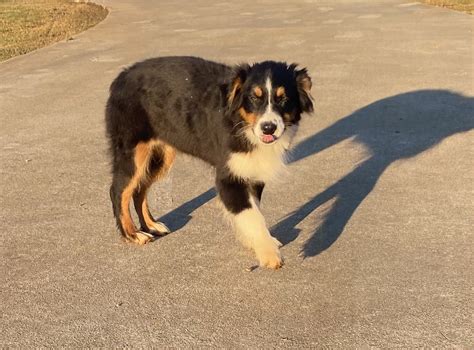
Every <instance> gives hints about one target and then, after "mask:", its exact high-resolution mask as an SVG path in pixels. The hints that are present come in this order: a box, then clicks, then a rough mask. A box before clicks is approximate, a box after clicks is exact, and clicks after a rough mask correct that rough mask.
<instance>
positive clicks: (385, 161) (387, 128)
mask: <svg viewBox="0 0 474 350" xmlns="http://www.w3.org/2000/svg"><path fill="white" fill-rule="evenodd" d="M473 128H474V98H472V97H467V96H463V95H460V94H457V93H454V92H450V91H447V90H419V91H414V92H408V93H404V94H399V95H395V96H392V97H388V98H385V99H382V100H379V101H377V102H374V103H372V104H370V105H368V106H365V107H363V108H361V109H359V110H357V111H355V112H354V113H352V114H350V115H349V116H347V117H344V118H342V119H340V120H338V121H337V122H336V123H334V124H333V125H331V126H329V127H328V128H326V129H324V130H322V131H320V132H318V133H317V134H315V135H313V136H311V137H309V138H307V139H305V140H303V141H302V142H300V143H299V144H298V145H296V147H294V148H293V152H292V155H291V159H290V163H293V162H297V161H302V160H304V159H305V158H307V157H309V156H312V155H314V154H316V153H318V152H320V151H323V150H324V149H326V148H328V147H331V146H333V145H335V144H337V143H339V142H341V141H343V140H345V139H348V138H353V141H355V142H358V143H361V144H363V146H364V147H365V148H366V149H367V151H368V158H367V159H366V160H365V161H364V162H363V163H362V164H360V165H358V166H357V167H356V168H355V169H354V170H353V171H352V172H351V173H349V174H348V175H346V176H345V177H344V178H342V179H340V180H339V181H337V182H336V183H334V184H333V185H332V186H330V187H329V188H327V189H326V190H324V191H323V192H322V193H319V194H318V195H316V196H315V197H314V198H312V199H311V200H309V201H308V202H306V203H304V204H303V205H301V206H300V207H299V208H297V209H296V210H294V211H293V212H291V213H290V214H288V215H287V216H286V217H285V218H283V219H282V220H281V221H280V222H279V223H278V224H276V225H275V226H273V227H272V229H271V232H272V234H273V235H274V236H275V237H276V238H278V239H279V240H280V241H281V242H282V243H283V244H288V243H289V242H291V241H293V240H294V239H295V238H296V237H298V235H299V233H300V230H299V229H297V228H296V226H297V225H298V224H299V223H300V222H301V221H303V220H304V219H305V218H306V217H307V216H308V215H310V214H311V213H312V212H313V211H314V210H316V209H317V208H318V207H319V206H320V205H322V204H324V203H326V202H328V201H330V200H332V201H334V202H333V204H332V206H331V208H330V209H329V211H328V212H327V213H326V214H325V217H324V219H323V223H322V224H321V225H319V226H318V227H316V228H315V230H314V232H313V233H312V234H311V236H310V238H309V239H308V240H307V241H306V243H305V244H304V246H303V248H302V255H303V256H305V257H311V256H315V255H317V254H319V253H321V252H322V251H324V250H326V249H327V248H329V247H330V246H331V245H332V244H333V243H334V242H335V241H336V240H337V239H338V237H339V236H340V235H341V233H342V232H343V230H344V227H345V226H346V224H347V223H348V221H349V220H350V218H351V216H352V214H353V213H354V212H355V210H356V209H357V207H358V206H359V205H360V204H361V203H362V201H363V200H364V198H365V197H367V195H368V194H369V193H370V192H371V191H372V189H373V188H374V186H375V184H376V183H377V180H378V179H379V178H380V176H381V175H382V174H383V172H384V171H385V169H386V168H387V167H388V166H389V165H390V164H391V163H392V162H394V161H396V160H400V159H405V158H410V157H414V156H416V155H418V154H420V153H422V152H424V151H426V150H427V149H429V148H431V147H433V146H435V145H436V144H438V143H439V142H441V141H442V140H443V139H445V138H447V137H449V136H451V135H454V134H456V133H460V132H466V131H469V130H471V129H473ZM314 176H315V179H314V180H315V181H317V177H318V174H317V172H316V170H315V175H314ZM215 196H216V192H215V190H214V189H209V190H207V191H206V192H204V193H202V194H201V195H199V196H197V197H196V198H194V199H192V200H190V201H188V202H186V203H184V204H183V205H181V206H180V207H178V208H176V209H174V210H173V211H171V212H170V213H168V214H166V215H165V216H164V217H162V218H161V219H160V221H161V220H163V221H164V222H165V223H168V225H169V227H170V228H171V230H172V231H176V230H178V229H180V228H182V227H183V226H184V225H186V223H187V222H188V221H189V220H190V219H191V213H192V212H193V211H194V210H196V209H197V208H199V207H200V206H202V205H204V204H205V203H207V202H208V201H210V200H211V199H212V198H214V197H215Z"/></svg>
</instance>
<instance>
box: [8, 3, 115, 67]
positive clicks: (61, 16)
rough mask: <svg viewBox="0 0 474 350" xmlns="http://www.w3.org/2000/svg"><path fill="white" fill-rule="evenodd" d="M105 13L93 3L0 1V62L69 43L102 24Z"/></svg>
mask: <svg viewBox="0 0 474 350" xmlns="http://www.w3.org/2000/svg"><path fill="white" fill-rule="evenodd" d="M107 13H108V11H107V9H105V8H104V7H102V6H99V5H96V4H93V3H84V2H73V1H67V0H0V61H3V60H6V59H8V58H11V57H13V56H18V55H22V54H25V53H27V52H30V51H33V50H35V49H38V48H40V47H43V46H46V45H49V44H51V43H53V42H56V41H61V40H69V39H71V38H72V36H73V35H74V34H77V33H80V32H82V31H84V30H86V29H88V28H90V27H92V26H94V25H96V24H97V23H99V22H100V21H102V20H103V19H104V18H105V17H106V16H107Z"/></svg>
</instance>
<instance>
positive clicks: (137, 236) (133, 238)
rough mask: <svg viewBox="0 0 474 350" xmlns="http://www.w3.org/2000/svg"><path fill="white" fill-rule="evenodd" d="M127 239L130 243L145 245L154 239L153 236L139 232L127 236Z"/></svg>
mask: <svg viewBox="0 0 474 350" xmlns="http://www.w3.org/2000/svg"><path fill="white" fill-rule="evenodd" d="M125 239H126V240H127V241H128V242H130V243H135V244H138V245H144V244H147V243H148V242H150V241H151V240H152V239H153V236H152V235H150V234H149V233H146V232H142V231H137V232H134V233H132V234H128V235H126V236H125Z"/></svg>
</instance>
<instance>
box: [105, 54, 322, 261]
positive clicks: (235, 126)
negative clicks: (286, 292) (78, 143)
mask: <svg viewBox="0 0 474 350" xmlns="http://www.w3.org/2000/svg"><path fill="white" fill-rule="evenodd" d="M310 89H311V79H310V77H309V76H308V74H307V71H306V69H297V66H296V65H295V64H291V65H287V64H286V63H282V62H274V61H265V62H261V63H257V64H253V65H246V64H245V65H239V66H236V67H229V66H227V65H223V64H220V63H215V62H211V61H206V60H204V59H201V58H196V57H162V58H155V59H150V60H146V61H144V62H140V63H137V64H135V65H134V66H132V67H130V68H128V69H126V70H125V71H123V72H122V73H120V75H119V76H118V77H117V78H116V79H115V81H114V82H113V83H112V85H111V87H110V97H109V100H108V102H107V108H106V125H107V135H108V138H109V141H110V149H111V153H112V157H113V161H112V167H113V169H112V173H113V180H112V186H111V187H110V198H111V200H112V205H113V212H114V216H115V219H116V222H117V226H118V228H119V230H120V232H121V233H122V235H123V236H124V237H125V239H127V240H128V241H130V242H134V243H137V244H145V243H147V242H148V241H150V240H151V239H153V237H155V236H157V235H164V234H166V233H168V232H169V230H168V228H167V227H166V226H165V225H164V224H163V223H161V222H157V221H155V220H154V219H153V217H152V215H151V214H150V212H149V210H148V205H147V199H146V194H147V190H148V189H149V188H150V186H151V185H152V183H153V182H154V181H157V180H159V179H161V178H163V176H165V175H166V173H167V172H168V171H169V169H170V168H171V165H172V164H173V161H174V159H175V154H176V152H177V151H179V152H182V153H187V154H190V155H192V156H195V157H198V158H200V159H202V160H204V161H205V162H207V163H209V164H211V165H213V166H214V167H215V169H216V188H217V191H218V193H219V197H220V199H221V201H222V203H223V204H224V207H225V209H226V211H227V212H228V214H229V215H230V217H231V220H232V222H233V226H234V227H235V230H236V231H237V235H238V237H239V238H240V240H241V241H242V242H243V243H244V244H245V245H246V246H248V247H249V248H251V249H253V251H254V252H255V254H256V256H257V259H258V261H259V263H260V266H265V267H269V268H274V269H277V268H279V267H281V266H282V257H281V255H280V252H279V247H280V246H281V244H280V242H278V240H276V239H275V238H273V237H272V236H271V235H270V232H269V231H268V228H267V226H266V224H265V219H264V217H263V216H262V213H261V212H260V209H259V203H260V199H261V196H262V191H263V188H264V186H265V183H266V182H268V181H269V180H271V179H272V178H274V177H275V176H276V175H277V174H278V171H279V169H280V168H282V166H283V165H284V163H285V152H286V151H287V149H288V147H289V145H290V142H291V139H292V138H293V136H294V134H295V132H296V130H297V127H298V122H299V121H300V118H301V114H302V113H303V112H312V110H313V104H312V98H311V95H310ZM132 200H133V203H134V206H135V210H136V212H137V214H138V219H139V221H140V229H138V228H137V226H135V224H134V222H133V220H132V217H131V214H130V202H131V201H132Z"/></svg>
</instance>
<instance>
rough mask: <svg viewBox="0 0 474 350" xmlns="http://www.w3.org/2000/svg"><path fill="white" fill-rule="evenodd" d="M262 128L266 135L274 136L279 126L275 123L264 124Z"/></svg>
mask: <svg viewBox="0 0 474 350" xmlns="http://www.w3.org/2000/svg"><path fill="white" fill-rule="evenodd" d="M261 128H262V131H263V133H264V134H265V135H272V134H273V133H274V132H275V130H276V128H277V126H276V124H275V123H272V122H265V123H262V126H261Z"/></svg>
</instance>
